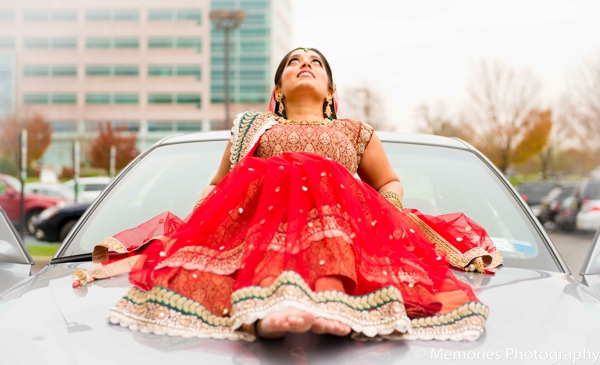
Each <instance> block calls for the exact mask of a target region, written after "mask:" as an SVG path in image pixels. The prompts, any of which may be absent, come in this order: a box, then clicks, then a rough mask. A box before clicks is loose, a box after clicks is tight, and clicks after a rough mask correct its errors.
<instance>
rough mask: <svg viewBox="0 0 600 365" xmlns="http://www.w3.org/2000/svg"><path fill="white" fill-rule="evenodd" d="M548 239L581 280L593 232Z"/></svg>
mask: <svg viewBox="0 0 600 365" xmlns="http://www.w3.org/2000/svg"><path fill="white" fill-rule="evenodd" d="M549 235H550V239H551V240H552V242H554V245H555V246H556V248H557V249H558V251H559V252H560V255H561V256H562V258H563V260H565V262H566V263H567V266H568V267H569V270H570V271H571V274H572V275H573V277H574V278H575V279H577V280H579V281H581V276H580V275H579V271H580V270H581V266H582V265H583V260H584V259H585V255H586V254H587V252H588V250H589V248H590V244H591V243H592V239H593V238H594V234H593V233H579V232H556V233H550V234H549ZM24 241H25V245H44V244H48V243H47V242H41V241H38V240H37V239H36V238H35V237H32V236H25V240H24ZM34 261H35V263H36V264H35V266H33V268H32V272H34V273H36V272H38V271H39V270H41V269H42V268H43V267H44V266H46V265H47V264H48V261H50V257H34Z"/></svg>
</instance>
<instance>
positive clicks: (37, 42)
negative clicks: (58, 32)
mask: <svg viewBox="0 0 600 365" xmlns="http://www.w3.org/2000/svg"><path fill="white" fill-rule="evenodd" d="M23 48H25V49H48V48H53V49H74V48H77V38H62V37H61V38H50V39H49V38H33V37H32V38H25V39H23Z"/></svg>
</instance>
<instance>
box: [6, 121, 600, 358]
mask: <svg viewBox="0 0 600 365" xmlns="http://www.w3.org/2000/svg"><path fill="white" fill-rule="evenodd" d="M378 135H379V137H380V139H381V140H382V141H383V143H384V147H385V149H386V151H387V153H388V157H389V159H390V161H391V163H392V166H393V167H394V168H395V169H396V172H397V173H398V175H399V176H400V178H401V180H402V183H403V185H404V188H405V197H404V203H405V206H406V207H411V208H417V209H419V210H421V211H422V212H424V213H427V214H445V213H452V212H464V213H466V214H467V215H468V216H469V217H471V218H472V219H474V220H475V221H476V222H478V223H479V224H481V225H482V226H483V227H484V228H485V229H486V230H487V232H488V233H489V234H490V236H491V237H492V239H493V240H494V242H495V243H496V246H497V247H498V249H499V250H500V251H501V253H502V255H503V257H504V261H505V265H504V266H502V267H501V268H499V270H498V272H497V273H496V274H495V275H482V274H478V273H472V272H462V271H456V275H457V277H458V278H459V279H460V280H462V281H464V282H466V283H468V284H470V285H471V286H472V287H473V289H474V291H475V293H476V294H477V295H478V297H479V298H480V299H481V301H482V302H483V303H485V304H487V305H488V306H489V307H490V317H489V319H488V321H487V324H486V330H485V333H484V334H483V335H482V336H481V337H480V338H479V340H477V341H475V342H439V341H429V342H428V341H416V342H393V341H382V342H375V341H372V342H357V341H353V340H351V339H350V338H337V337H332V336H317V335H313V334H310V333H307V334H289V335H287V336H286V337H285V338H284V339H282V340H278V341H269V340H263V339H259V340H257V341H256V342H254V343H243V342H229V341H218V340H205V339H195V338H182V337H168V336H158V335H153V334H143V333H139V332H132V331H130V330H129V329H123V328H121V327H119V326H115V325H111V324H109V323H108V322H107V320H106V318H107V314H108V310H109V309H110V308H111V307H112V306H113V305H114V304H115V303H116V302H117V301H118V300H119V299H120V298H121V297H122V296H123V295H124V294H125V293H126V292H127V289H128V288H129V287H130V286H131V284H130V283H129V282H128V279H127V277H125V276H123V277H117V278H112V279H106V280H98V281H95V282H93V283H92V284H89V285H87V286H84V287H82V288H79V289H72V288H71V274H72V273H73V271H75V270H77V269H87V268H88V267H89V266H90V264H91V258H92V254H91V252H92V248H93V247H94V245H95V244H96V243H98V242H100V241H102V240H103V239H105V238H107V237H109V236H111V235H113V234H116V233H118V232H120V231H122V230H125V229H127V228H130V227H135V226H137V225H139V224H140V223H142V222H145V221H146V220H148V219H150V218H152V217H154V216H156V215H157V214H159V213H161V212H164V211H171V212H173V213H175V214H176V215H178V216H179V217H181V218H184V217H185V216H186V215H188V214H189V213H190V212H191V211H192V208H193V206H194V204H195V202H196V201H197V200H198V199H199V198H200V194H201V192H202V190H203V188H204V187H205V186H206V185H208V183H209V181H210V179H211V178H212V177H213V175H214V174H215V172H216V170H217V167H218V165H219V162H220V160H221V155H222V153H223V150H224V148H225V145H226V143H227V138H228V137H229V133H228V132H211V133H198V134H189V135H180V136H173V137H169V138H167V139H165V140H163V141H161V142H159V143H157V144H156V145H154V146H153V147H152V148H150V149H149V150H147V151H146V152H145V153H144V154H142V155H141V156H139V157H138V158H137V159H136V160H135V161H133V162H132V163H131V164H130V165H129V166H128V167H127V168H126V169H125V170H124V171H123V172H122V173H121V174H120V175H119V176H118V177H117V178H116V179H115V180H114V181H112V182H111V184H110V185H109V186H108V188H107V189H105V190H104V191H103V192H102V194H101V195H100V196H99V198H98V199H97V200H96V201H95V202H94V203H93V204H92V206H91V207H90V208H89V209H88V210H87V212H86V213H85V214H84V216H83V217H82V218H81V219H80V221H79V222H78V224H77V225H76V226H75V227H74V228H73V230H72V231H71V233H70V234H69V235H68V236H67V238H66V239H65V241H64V242H63V245H62V246H61V248H60V249H59V251H58V252H57V254H56V255H55V257H54V258H53V259H52V261H51V262H50V264H49V265H48V266H47V267H46V268H44V269H43V270H42V271H40V272H39V273H38V274H37V275H35V276H32V277H28V278H26V279H23V280H22V281H20V282H19V283H17V284H16V285H14V286H12V287H11V288H9V289H7V290H5V291H4V292H3V293H1V294H0V363H7V364H21V363H23V364H36V363H37V364H45V363H52V364H86V365H89V364H113V363H115V364H116V363H119V364H128V363H132V364H133V363H152V364H155V363H156V364H162V363H172V364H183V363H191V362H194V363H196V362H197V363H203V364H297V363H309V364H315V363H328V364H395V363H398V364H399V363H405V362H409V363H421V364H429V363H437V362H440V363H441V362H442V361H444V362H453V361H454V362H457V363H463V364H464V363H465V361H471V360H474V361H478V362H493V363H498V362H500V363H501V362H511V363H524V362H529V361H533V360H539V361H540V363H565V362H566V363H570V364H573V363H574V359H580V360H581V359H584V360H585V361H587V363H592V362H593V361H596V360H598V357H600V299H599V298H598V296H597V294H594V292H596V293H600V281H599V280H598V278H599V277H600V261H599V260H598V258H599V257H600V253H599V252H597V251H598V250H600V248H598V247H596V246H598V244H597V242H596V244H595V245H592V250H590V253H589V254H588V255H589V257H588V259H587V262H586V265H585V266H584V270H583V271H582V274H583V275H584V278H585V280H584V283H585V284H587V285H589V287H588V286H586V285H584V284H581V283H579V282H577V281H576V280H575V279H573V277H572V276H571V274H570V272H569V270H568V269H567V266H566V265H565V263H564V262H563V260H562V259H561V257H560V255H559V254H558V252H557V250H556V248H555V247H554V245H553V244H552V242H551V241H550V239H549V238H548V236H547V235H546V234H545V232H544V230H543V228H542V226H541V225H540V223H539V222H538V221H537V219H536V218H535V216H534V215H533V214H532V212H531V210H530V209H529V208H528V207H527V205H526V204H525V203H524V202H523V201H522V200H521V198H520V197H519V194H518V193H517V192H516V191H515V190H514V189H513V188H512V186H511V185H510V183H509V182H508V181H507V180H506V179H505V178H504V177H503V175H502V174H501V173H500V172H499V171H498V170H497V169H496V168H494V167H493V165H492V164H491V163H490V162H489V161H488V160H487V159H486V158H485V157H484V156H483V155H481V153H479V152H478V151H476V150H475V149H474V148H473V147H471V146H470V145H468V144H466V143H464V142H462V141H460V140H456V139H448V138H443V137H436V136H428V135H418V134H395V133H378ZM595 240H596V241H597V240H598V237H596V239H595ZM0 290H1V289H0ZM577 361H579V360H577ZM581 363H584V361H583V360H581Z"/></svg>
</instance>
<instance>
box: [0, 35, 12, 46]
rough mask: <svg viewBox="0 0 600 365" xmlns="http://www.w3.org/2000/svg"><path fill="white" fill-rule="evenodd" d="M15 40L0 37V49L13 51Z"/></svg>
mask: <svg viewBox="0 0 600 365" xmlns="http://www.w3.org/2000/svg"><path fill="white" fill-rule="evenodd" d="M14 48H15V39H14V38H10V37H0V49H14Z"/></svg>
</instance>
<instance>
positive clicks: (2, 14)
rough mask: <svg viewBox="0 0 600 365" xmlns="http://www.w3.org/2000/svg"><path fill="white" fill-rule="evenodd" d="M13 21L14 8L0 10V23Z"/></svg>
mask: <svg viewBox="0 0 600 365" xmlns="http://www.w3.org/2000/svg"><path fill="white" fill-rule="evenodd" d="M14 21H15V11H14V10H0V23H12V22H14Z"/></svg>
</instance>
